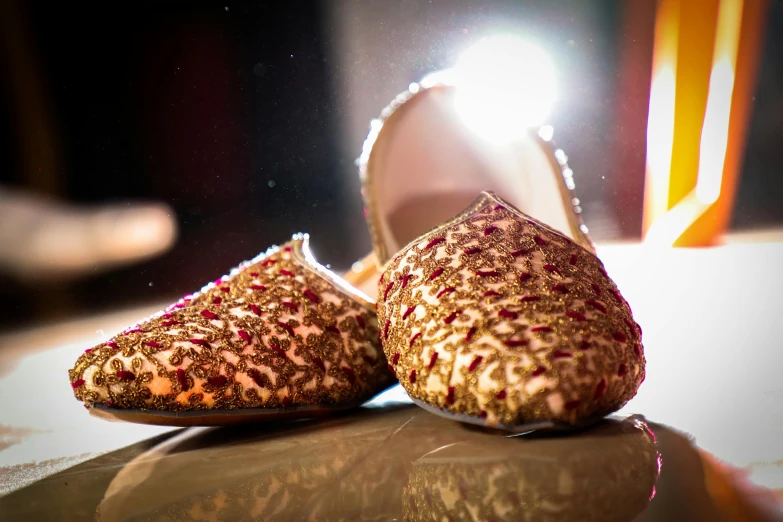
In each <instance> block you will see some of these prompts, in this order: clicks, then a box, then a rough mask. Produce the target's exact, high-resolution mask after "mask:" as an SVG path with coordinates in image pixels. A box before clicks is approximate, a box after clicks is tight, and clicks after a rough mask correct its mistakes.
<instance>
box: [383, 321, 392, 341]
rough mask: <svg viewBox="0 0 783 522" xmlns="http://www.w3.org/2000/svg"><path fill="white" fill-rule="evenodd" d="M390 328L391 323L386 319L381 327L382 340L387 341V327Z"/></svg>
mask: <svg viewBox="0 0 783 522" xmlns="http://www.w3.org/2000/svg"><path fill="white" fill-rule="evenodd" d="M390 326H391V321H390V320H389V319H386V324H385V325H383V338H384V339H388V338H389V327H390Z"/></svg>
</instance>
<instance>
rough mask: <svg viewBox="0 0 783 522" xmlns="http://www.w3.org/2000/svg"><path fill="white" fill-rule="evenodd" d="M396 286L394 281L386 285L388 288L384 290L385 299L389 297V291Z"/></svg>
mask: <svg viewBox="0 0 783 522" xmlns="http://www.w3.org/2000/svg"><path fill="white" fill-rule="evenodd" d="M392 288H394V281H392V282H391V283H389V284H388V285H386V289H385V290H384V291H383V300H384V301H386V300H387V299H388V298H389V292H391V289H392Z"/></svg>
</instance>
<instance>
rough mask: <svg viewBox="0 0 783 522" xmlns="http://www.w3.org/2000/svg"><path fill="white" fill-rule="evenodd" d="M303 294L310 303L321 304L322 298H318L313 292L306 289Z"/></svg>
mask: <svg viewBox="0 0 783 522" xmlns="http://www.w3.org/2000/svg"><path fill="white" fill-rule="evenodd" d="M302 293H303V294H304V295H305V297H307V298H308V299H309V300H310V301H312V302H314V303H320V302H321V298H320V297H318V296H317V295H315V294H314V293H313V292H312V291H310V290H308V289H307V288H305V289H304V290H303V291H302Z"/></svg>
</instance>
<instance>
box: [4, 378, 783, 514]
mask: <svg viewBox="0 0 783 522" xmlns="http://www.w3.org/2000/svg"><path fill="white" fill-rule="evenodd" d="M379 399H380V400H377V401H374V402H373V403H370V404H368V405H367V406H365V407H363V408H361V409H360V410H358V411H355V412H353V413H349V414H344V415H341V416H338V417H333V418H330V419H325V420H313V421H298V422H280V423H275V424H264V425H255V426H243V427H223V428H189V429H185V430H177V431H173V432H169V433H166V434H163V435H159V436H157V437H155V438H152V439H149V440H146V441H144V442H140V443H137V444H135V445H132V446H130V447H127V448H124V449H122V450H118V451H115V452H111V453H108V454H105V455H102V456H100V457H97V458H94V459H92V460H89V461H87V462H84V463H82V464H79V465H77V466H75V467H73V468H70V469H68V470H65V471H62V472H60V473H57V474H54V475H52V476H49V477H47V478H45V479H43V480H40V481H38V482H36V483H34V484H32V485H30V486H28V487H26V488H22V489H20V490H17V491H15V492H12V493H10V494H9V495H6V496H5V497H2V498H0V514H2V515H3V519H4V520H82V519H94V520H102V521H119V520H134V521H142V520H145V521H146V520H149V521H153V520H154V521H160V520H198V521H227V520H237V521H239V520H281V521H289V520H346V521H348V520H351V521H353V520H401V521H402V520H405V521H425V520H427V521H430V520H432V521H441V520H451V521H463V520H464V521H479V520H481V521H501V520H503V521H505V520H536V521H543V520H584V521H606V522H609V521H613V522H624V521H631V520H638V521H671V520H678V521H690V520H694V521H696V520H698V521H701V520H709V521H715V522H719V521H762V520H775V519H776V517H777V516H778V515H779V514H780V511H779V508H778V506H777V504H776V503H775V500H774V497H771V496H770V495H769V494H768V493H767V492H766V491H764V490H761V489H758V488H756V487H754V486H752V485H750V484H749V483H746V482H744V481H743V480H742V478H741V477H740V476H737V475H736V474H733V473H732V472H731V471H730V470H728V469H727V468H725V467H723V466H722V465H721V464H719V463H718V462H717V461H716V460H714V459H713V458H712V457H710V456H709V455H708V454H706V453H704V452H703V451H701V450H699V449H698V448H697V447H696V446H695V445H694V444H693V442H692V440H691V439H690V437H689V436H688V435H687V434H685V433H681V432H678V431H677V430H674V429H672V428H669V427H666V426H663V425H660V424H656V423H654V422H650V421H648V420H646V419H644V418H643V417H641V416H628V417H611V418H609V419H606V420H604V421H602V422H600V423H599V424H597V425H595V426H593V427H592V428H589V429H586V430H584V431H581V432H578V433H573V434H569V435H551V434H550V435H544V434H527V435H517V436H508V435H506V434H504V433H502V432H497V431H491V430H486V429H481V428H476V427H471V426H468V425H464V424H460V423H456V422H453V421H450V420H447V419H444V418H441V417H438V416H435V415H431V414H429V413H427V412H425V411H423V410H422V409H420V408H418V407H416V406H414V405H411V404H410V403H408V402H407V401H406V400H405V399H404V398H403V397H401V394H399V393H398V392H396V391H394V390H392V391H391V392H390V393H387V397H386V398H385V399H384V398H379ZM397 399H399V400H397Z"/></svg>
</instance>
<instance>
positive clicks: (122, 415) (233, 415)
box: [89, 402, 364, 428]
mask: <svg viewBox="0 0 783 522" xmlns="http://www.w3.org/2000/svg"><path fill="white" fill-rule="evenodd" d="M363 403H364V402H361V403H356V404H348V405H341V406H317V407H316V406H291V407H289V408H284V409H267V408H248V409H244V410H215V411H209V410H195V411H155V410H140V409H127V410H124V409H118V408H109V407H107V406H104V405H102V404H95V405H93V406H92V407H90V410H89V411H90V415H92V416H93V417H98V418H100V419H103V420H108V421H114V422H132V423H135V424H152V425H155V426H176V427H182V428H186V427H191V426H228V425H232V424H250V423H258V422H273V421H278V420H294V419H311V418H316V417H326V416H329V415H333V414H336V413H340V412H344V411H347V410H351V409H355V408H357V407H359V406H360V405H361V404H363Z"/></svg>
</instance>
